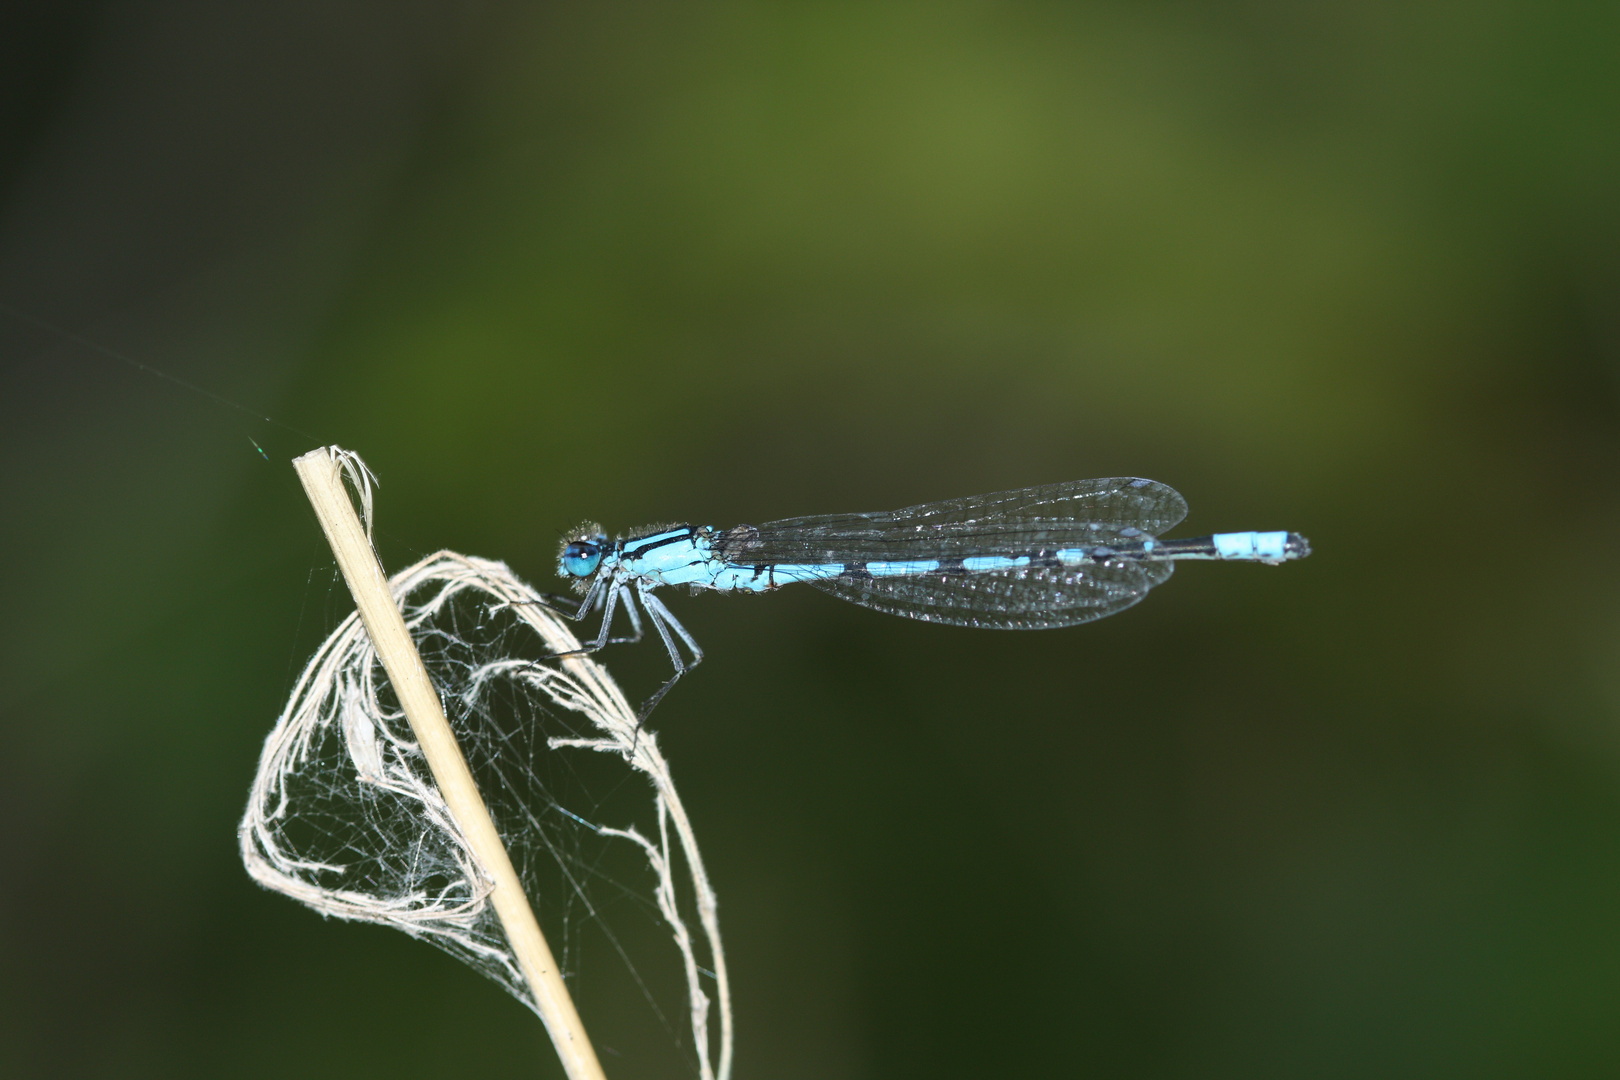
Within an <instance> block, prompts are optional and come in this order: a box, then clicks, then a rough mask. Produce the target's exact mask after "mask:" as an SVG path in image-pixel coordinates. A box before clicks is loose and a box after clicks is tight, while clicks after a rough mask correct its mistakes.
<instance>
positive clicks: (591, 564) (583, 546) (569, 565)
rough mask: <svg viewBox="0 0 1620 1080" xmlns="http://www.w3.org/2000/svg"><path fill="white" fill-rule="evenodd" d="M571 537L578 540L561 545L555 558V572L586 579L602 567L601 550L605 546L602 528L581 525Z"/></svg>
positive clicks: (605, 539) (605, 540)
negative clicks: (560, 549)
mask: <svg viewBox="0 0 1620 1080" xmlns="http://www.w3.org/2000/svg"><path fill="white" fill-rule="evenodd" d="M572 535H574V536H576V537H578V539H576V540H569V541H566V542H565V543H564V544H563V547H562V551H561V552H559V553H558V556H557V572H558V573H560V574H562V575H563V576H564V577H572V578H579V579H584V578H588V577H590V576H591V575H592V574H594V573H596V568H597V567H598V566H600V565H602V549H603V548H604V547H606V546H607V537H606V536H605V535H603V533H602V527H601V526H600V525H594V524H586V525H581V526H580V527H579V528H577V529H575V530H574V531H573V534H572Z"/></svg>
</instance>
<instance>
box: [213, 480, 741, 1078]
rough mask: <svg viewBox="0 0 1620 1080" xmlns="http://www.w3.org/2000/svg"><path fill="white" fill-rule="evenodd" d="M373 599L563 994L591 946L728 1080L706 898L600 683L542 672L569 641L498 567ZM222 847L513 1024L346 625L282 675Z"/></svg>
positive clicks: (676, 828)
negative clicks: (482, 979)
mask: <svg viewBox="0 0 1620 1080" xmlns="http://www.w3.org/2000/svg"><path fill="white" fill-rule="evenodd" d="M357 473H358V475H357ZM350 479H351V481H352V482H353V483H354V486H355V488H356V490H357V491H358V492H360V494H361V500H362V503H363V504H369V498H368V497H367V496H369V491H370V485H369V483H368V479H369V478H368V477H366V476H365V475H364V474H363V473H362V472H361V471H360V470H355V471H353V472H351V473H350ZM365 509H366V510H367V511H368V512H367V513H366V514H365V518H366V520H367V522H368V525H369V519H370V513H369V509H370V507H369V505H366V506H365ZM390 586H391V588H392V591H393V594H394V597H395V599H396V600H397V601H398V602H399V603H400V605H401V609H402V610H403V611H404V613H405V618H406V623H407V625H408V626H409V627H410V630H411V634H412V637H413V638H414V639H415V640H416V642H417V646H418V648H419V649H420V650H421V653H422V657H423V661H424V663H425V664H426V665H427V668H428V672H429V674H430V675H431V676H432V678H433V681H434V685H435V686H436V687H437V688H438V690H439V694H440V697H441V700H442V701H443V703H444V706H445V713H446V715H447V716H448V717H449V719H450V722H451V725H452V727H453V728H454V730H455V732H456V736H457V740H458V742H460V744H461V747H462V752H463V754H464V755H465V756H466V757H467V761H468V765H469V766H470V767H471V768H472V769H473V772H474V775H475V776H476V777H477V779H478V783H479V787H480V790H481V792H482V793H483V795H484V798H485V800H486V802H487V803H488V804H489V809H490V813H491V816H492V817H493V819H494V821H495V824H496V827H497V829H498V830H499V831H500V833H501V837H502V840H503V842H504V843H505V844H506V847H507V850H508V853H509V854H510V856H511V858H512V861H513V863H514V865H515V866H516V867H517V869H518V872H519V874H520V876H521V877H522V879H523V881H524V886H525V891H526V892H528V894H529V897H530V901H531V903H532V904H533V905H534V906H535V909H536V912H537V914H538V915H539V916H540V918H541V922H542V925H544V926H545V927H546V931H547V934H548V936H551V937H553V942H554V944H553V947H554V949H555V948H556V942H557V940H558V939H559V938H560V940H561V943H562V950H561V955H560V956H559V961H560V963H561V965H562V969H563V971H564V974H565V975H566V976H568V977H569V979H570V985H575V986H577V985H578V983H577V981H576V977H577V976H580V975H582V974H586V973H587V972H586V969H587V968H590V969H592V971H599V970H600V968H599V967H598V966H597V965H596V963H595V958H596V955H597V953H596V949H597V946H596V944H595V943H596V942H599V941H601V942H605V943H606V945H605V950H606V952H608V953H609V954H613V955H615V956H616V958H617V965H616V966H617V967H619V969H620V970H621V971H623V972H627V973H628V975H629V978H630V979H631V980H632V982H633V984H634V986H635V987H636V989H637V992H639V993H640V994H641V995H642V996H643V997H644V999H645V1001H646V1003H647V1005H648V1006H649V1015H650V1017H651V1018H652V1019H653V1020H655V1021H656V1022H657V1023H659V1024H661V1025H662V1026H663V1027H664V1028H665V1029H666V1030H667V1031H668V1033H669V1036H670V1037H671V1038H672V1039H673V1040H674V1041H675V1042H676V1044H677V1045H678V1046H679V1047H680V1049H681V1052H682V1054H683V1056H684V1059H685V1061H686V1063H687V1066H688V1067H689V1068H690V1069H691V1071H692V1073H693V1074H694V1075H696V1076H699V1077H700V1078H701V1080H714V1078H716V1077H718V1078H719V1080H728V1078H729V1076H730V1073H731V1058H732V1053H731V1042H732V1024H731V1000H730V988H729V987H730V984H729V979H728V977H727V973H726V965H725V956H724V951H723V949H722V946H721V941H720V927H719V921H718V916H717V911H716V900H715V894H714V890H713V889H712V888H711V887H710V884H709V879H708V875H707V873H706V871H705V869H704V866H703V860H702V858H701V856H700V854H699V852H698V846H697V839H696V836H695V834H694V833H693V830H692V826H691V822H690V819H689V818H688V817H687V814H686V811H685V808H684V806H683V805H682V803H681V799H680V796H679V794H678V793H677V792H676V789H675V784H674V781H673V779H672V778H671V776H670V770H669V766H668V763H667V762H666V761H665V759H664V757H663V755H662V753H661V752H660V751H659V748H658V741H657V737H656V735H655V734H654V733H652V732H650V731H647V730H645V729H638V726H637V723H636V716H635V712H634V710H633V709H631V708H630V706H629V704H628V703H627V702H626V701H625V698H624V695H623V694H622V693H621V692H620V691H619V689H618V687H617V685H615V684H614V682H613V680H612V678H611V677H610V676H609V675H608V673H607V671H606V669H604V668H603V667H601V665H599V664H597V663H595V662H594V661H592V660H591V659H589V658H588V657H583V656H573V657H566V658H564V659H560V660H559V659H556V658H554V657H553V654H555V653H566V652H570V651H572V650H576V649H578V648H579V642H578V641H577V639H576V638H575V637H574V635H573V633H572V632H571V630H570V629H569V628H568V626H567V625H566V624H565V623H564V622H563V621H562V620H561V619H560V618H559V617H558V616H557V615H556V614H555V613H553V612H552V611H551V610H550V609H548V608H546V607H545V606H544V605H543V604H542V603H540V597H539V595H538V594H537V593H536V592H535V591H534V590H533V589H531V588H530V587H529V586H528V585H527V584H525V583H524V582H522V581H521V580H519V579H518V578H517V577H516V576H515V575H514V574H513V573H512V572H511V571H510V570H509V569H508V568H507V567H506V566H505V565H504V564H502V563H499V562H492V561H488V560H484V559H477V558H473V557H470V556H465V555H459V554H456V553H454V552H448V551H444V552H439V553H437V554H434V555H430V556H428V557H427V558H425V559H423V560H422V561H421V562H418V563H417V564H416V565H414V566H411V567H409V568H407V569H406V570H403V571H401V572H400V573H399V574H397V575H395V577H394V578H393V579H392V580H391V581H390ZM638 778H639V781H640V782H639V783H630V781H635V780H637V779H638ZM649 786H650V788H651V791H650V792H648V790H647V789H648V787H649ZM648 794H650V796H651V798H650V799H649V798H648V797H647V796H648ZM238 836H239V840H240V843H241V850H242V860H243V863H244V864H245V866H246V867H247V870H248V873H249V874H250V875H252V877H253V878H254V880H256V881H258V882H259V883H260V884H261V885H263V886H265V887H266V888H269V889H274V890H276V891H278V892H282V893H286V894H287V895H289V896H291V897H293V898H294V899H296V900H298V901H300V902H302V903H304V904H306V905H308V906H309V907H311V908H314V909H315V910H316V911H318V912H320V913H321V914H322V915H327V916H332V917H336V918H340V919H352V920H357V921H364V922H376V923H382V924H384V925H388V926H393V927H395V928H397V929H400V930H403V931H405V932H406V933H407V934H410V935H411V936H413V937H417V938H421V939H423V940H426V941H429V942H431V943H432V944H434V945H436V946H438V947H439V948H441V949H443V950H445V951H446V952H448V953H450V954H451V955H453V956H456V957H458V958H460V959H461V960H463V961H464V962H466V963H467V964H469V965H471V966H472V967H473V968H474V969H476V970H478V971H480V972H482V973H483V974H485V975H487V976H488V977H489V978H491V979H494V980H495V981H496V982H497V983H499V984H501V985H502V986H503V987H505V988H506V989H507V990H508V991H509V992H510V993H512V994H513V995H514V996H516V997H517V998H518V999H519V1000H521V1001H523V1002H524V1003H525V1004H527V1005H529V1007H530V1008H531V1009H532V1008H534V1002H533V999H532V997H531V996H530V992H529V988H528V986H527V984H526V983H525V981H524V979H523V976H522V974H521V972H520V971H519V969H518V965H517V961H516V958H515V957H514V956H513V954H512V952H511V950H510V948H509V947H508V946H507V943H506V938H505V935H504V934H503V932H502V930H501V926H500V923H499V921H498V919H497V918H496V917H495V914H494V911H493V909H492V907H491V905H490V904H489V902H488V897H489V893H490V888H491V886H490V882H489V879H488V877H487V875H486V874H485V873H484V872H483V871H482V869H481V868H480V867H479V866H478V865H477V860H476V859H475V858H474V857H473V855H472V852H471V850H470V849H469V847H468V845H467V843H466V840H465V838H464V837H463V836H462V835H461V833H460V832H459V830H458V829H457V827H456V825H455V822H454V820H453V819H452V818H451V815H450V814H449V812H448V810H447V808H446V807H445V805H444V802H443V800H442V798H441V797H440V796H439V793H438V791H437V789H436V788H435V787H434V784H433V782H432V778H431V776H430V775H429V773H428V769H427V767H426V764H425V763H424V762H423V760H422V758H421V755H420V752H419V751H418V749H417V747H416V745H415V742H414V740H413V739H412V737H411V733H410V728H409V725H408V724H407V723H406V721H405V718H404V716H403V715H402V713H401V712H400V710H399V708H398V705H397V703H396V702H395V701H394V700H393V696H392V692H391V690H390V689H389V687H388V685H387V679H386V676H385V675H384V673H383V671H382V668H381V665H380V664H379V662H378V660H377V657H376V653H375V651H374V650H373V649H372V647H371V642H370V639H369V638H368V637H367V635H366V633H365V629H364V627H363V626H361V624H360V621H359V617H358V615H351V616H350V617H349V618H348V619H346V620H344V622H343V623H342V624H341V625H340V626H339V627H338V628H337V629H336V630H335V631H334V632H333V633H332V635H331V636H330V637H329V638H328V639H327V640H326V642H325V643H324V644H323V645H322V646H321V648H320V649H319V650H318V651H317V652H316V653H315V655H314V656H313V657H312V658H311V660H310V661H309V664H308V665H307V666H306V667H305V669H304V671H303V673H302V674H301V675H300V676H299V679H298V682H297V684H296V685H295V687H294V689H293V693H292V696H291V698H290V700H289V701H288V704H287V708H286V711H285V712H284V713H283V714H282V716H281V717H280V718H279V719H278V720H277V722H276V725H275V728H274V729H273V730H272V731H271V733H270V735H269V737H268V738H267V739H266V740H265V745H264V750H263V753H262V754H261V756H260V761H259V770H258V774H257V775H256V776H255V778H254V782H253V788H252V791H251V793H250V795H249V799H248V806H247V812H246V814H245V815H244V817H243V819H242V823H241V826H240V828H239V830H238ZM638 868H639V869H638ZM649 881H650V889H649V887H648V882H649ZM649 925H655V926H657V927H661V928H662V933H660V934H657V935H655V937H656V939H661V940H663V941H665V942H672V943H673V944H674V946H675V950H674V951H675V954H676V956H677V959H678V963H677V964H672V965H669V964H665V965H663V966H665V967H669V968H671V969H672V972H678V974H671V975H670V977H665V978H662V979H661V978H659V977H658V974H659V973H658V971H657V969H659V968H660V965H661V963H662V961H663V959H664V958H663V957H651V958H647V957H645V955H644V952H642V951H638V950H644V949H645V947H646V943H647V941H648V940H650V939H649V937H648V935H647V933H646V932H645V931H646V929H647V927H648V926H649ZM587 929H589V930H590V935H589V937H590V939H591V942H592V944H591V945H590V946H589V947H588V948H587V946H586V944H585V940H586V937H587V934H586V933H585V931H586V930H587ZM662 948H664V949H667V944H666V945H665V946H663V947H662ZM587 954H589V955H588V956H587ZM588 960H589V962H587V961H588ZM676 983H679V984H680V985H679V987H678V989H677V987H676V986H675V985H674V984H676ZM711 991H712V993H713V998H712V999H711ZM676 996H683V997H684V1002H683V1003H682V1004H683V1005H684V1011H685V1012H686V1013H687V1017H688V1019H687V1023H686V1025H684V1026H685V1027H686V1028H687V1029H689V1030H688V1032H687V1034H685V1035H683V1034H682V1032H681V1030H680V1028H681V1027H682V1026H683V1025H680V1024H679V1022H678V1020H677V1019H676V1018H677V1017H678V1016H679V1013H680V1011H682V1007H681V1006H680V1005H673V1003H672V999H673V998H674V997H676ZM662 1002H671V1003H672V1007H666V1005H665V1004H662ZM716 1012H717V1013H718V1020H719V1030H718V1032H715V1031H713V1030H712V1029H711V1014H713V1013H716ZM586 1022H587V1027H588V1028H589V1027H591V1026H592V1025H591V1018H590V1015H589V1014H587V1015H586ZM688 1040H689V1041H688Z"/></svg>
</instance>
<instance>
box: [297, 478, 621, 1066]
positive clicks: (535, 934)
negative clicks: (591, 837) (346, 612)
mask: <svg viewBox="0 0 1620 1080" xmlns="http://www.w3.org/2000/svg"><path fill="white" fill-rule="evenodd" d="M343 453H344V452H343V451H341V450H339V449H338V448H337V447H335V446H329V447H322V448H321V449H319V450H312V451H310V452H309V453H307V454H305V455H304V456H303V457H301V458H298V459H296V460H295V461H294V462H293V468H295V469H297V470H298V479H299V480H300V481H302V482H303V485H304V492H305V494H307V495H308V496H309V501H310V504H311V505H312V506H314V508H315V516H316V517H317V518H319V519H320V522H321V529H322V530H323V531H324V532H325V533H326V539H327V542H328V543H330V544H331V545H332V554H333V555H335V556H336V557H337V564H338V567H339V568H340V569H341V570H342V571H343V579H344V580H345V581H346V582H348V584H349V592H351V593H352V594H354V603H355V607H357V608H358V609H359V611H360V618H361V621H363V622H364V623H365V625H366V633H368V634H369V635H370V636H371V643H372V645H373V646H374V647H375V648H376V650H377V656H378V658H379V659H381V660H382V664H383V669H384V670H385V671H387V672H388V679H389V681H390V682H391V683H392V684H393V687H394V693H395V694H396V695H397V696H398V697H399V703H400V706H401V708H403V709H404V711H405V717H406V719H407V720H408V721H409V722H410V725H411V731H412V732H413V733H414V734H415V736H416V740H417V743H418V744H419V745H420V746H421V748H422V756H423V757H424V758H425V759H426V760H427V764H428V768H429V769H430V770H432V772H433V780H434V782H435V783H436V784H437V785H438V787H439V791H440V793H441V794H442V795H443V796H444V801H445V803H446V805H447V806H448V807H449V809H450V813H451V814H452V815H454V817H455V820H456V824H457V826H459V827H460V829H461V831H462V833H463V835H465V837H466V839H467V844H468V846H469V847H470V848H471V849H472V851H473V853H474V855H475V856H476V857H477V859H478V861H479V863H480V864H481V865H482V867H483V869H484V871H485V873H487V874H488V875H489V877H490V879H491V880H492V881H493V882H494V889H493V891H492V892H491V893H490V900H491V902H492V903H493V905H494V907H495V914H496V916H497V917H499V919H500V920H501V927H502V928H503V929H504V930H505V931H506V937H507V941H508V942H509V943H510V944H511V946H512V951H513V953H515V954H516V956H517V960H518V965H519V966H520V967H521V968H522V971H523V976H524V978H525V979H527V980H528V983H529V989H530V990H531V992H533V994H534V1000H535V1002H536V1004H537V1005H538V1006H539V1012H540V1018H541V1019H542V1020H544V1021H545V1025H546V1030H547V1031H548V1032H549V1033H550V1035H551V1041H552V1043H553V1044H554V1045H555V1046H556V1048H557V1056H558V1057H560V1058H561V1059H562V1064H563V1069H564V1070H565V1071H566V1072H567V1074H568V1076H569V1078H570V1080H606V1077H605V1075H604V1074H603V1072H602V1065H601V1062H599V1061H598V1060H597V1058H596V1051H595V1050H594V1049H593V1048H592V1047H591V1043H590V1040H589V1039H588V1038H586V1036H585V1027H584V1025H583V1024H581V1023H580V1019H579V1012H578V1011H577V1010H576V1009H575V1008H574V1002H573V999H572V998H570V997H569V996H568V989H567V987H566V986H565V985H564V984H563V980H562V973H561V972H560V971H559V970H558V968H557V962H556V960H555V959H553V957H552V955H551V947H550V946H549V945H547V944H546V939H545V936H544V935H543V934H541V932H540V924H539V923H538V922H537V921H536V920H535V917H534V911H533V910H532V909H531V908H530V907H529V900H528V897H527V896H526V895H525V894H524V892H523V885H522V882H520V881H519V880H518V875H517V871H516V870H515V869H514V868H513V866H512V860H511V859H510V858H508V857H507V854H506V848H505V846H504V845H503V844H502V843H501V838H500V835H499V834H498V833H497V832H496V831H495V823H494V822H493V821H491V820H490V816H489V810H488V808H487V807H486V806H485V805H484V800H483V798H482V797H481V796H480V795H479V794H478V785H477V784H476V783H475V782H474V781H473V776H472V772H471V771H470V770H469V769H468V768H467V760H466V758H464V757H463V756H462V753H461V747H460V746H459V745H457V743H456V739H455V736H454V735H453V734H452V733H451V731H450V724H449V721H447V720H446V719H445V716H444V707H443V706H442V705H441V704H440V702H439V694H438V691H436V690H435V689H434V688H433V683H432V681H431V680H430V679H429V678H428V673H427V669H426V668H425V667H423V666H422V658H421V656H420V655H419V654H418V653H417V651H416V643H415V642H413V641H412V640H411V635H410V632H409V631H408V630H407V629H406V628H405V617H404V616H403V615H402V614H401V613H400V610H399V606H398V605H397V604H395V603H394V598H393V596H392V594H390V592H389V590H388V577H387V575H386V574H384V573H383V568H382V563H381V562H379V561H378V559H377V553H376V552H375V551H374V550H373V549H372V547H371V542H370V540H369V539H368V538H367V536H366V531H365V529H364V528H363V527H362V526H361V524H360V518H359V516H358V515H357V514H356V513H355V511H354V505H353V504H352V503H351V502H350V501H349V495H348V492H347V491H346V490H344V486H343V465H342V456H343Z"/></svg>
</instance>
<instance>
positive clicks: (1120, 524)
mask: <svg viewBox="0 0 1620 1080" xmlns="http://www.w3.org/2000/svg"><path fill="white" fill-rule="evenodd" d="M1186 516H1187V502H1186V500H1185V499H1183V498H1182V497H1181V495H1180V494H1179V493H1178V492H1177V491H1176V490H1175V489H1174V488H1172V487H1169V486H1167V485H1165V484H1160V483H1158V482H1156V481H1153V480H1142V479H1139V478H1135V477H1128V476H1125V477H1107V478H1104V479H1101V480H1076V481H1074V482H1072V483H1067V484H1045V485H1043V486H1041V487H1032V488H1022V489H1020V490H1018V491H999V492H996V493H994V494H991V495H973V496H969V497H967V498H963V499H947V500H945V501H944V502H935V503H923V504H922V505H921V506H908V507H906V508H905V509H903V510H892V511H888V512H886V513H876V514H824V515H820V516H816V517H797V518H787V519H786V520H783V521H772V522H767V523H766V524H764V525H758V526H754V525H739V526H737V527H736V528H735V529H730V530H727V531H726V532H723V533H720V534H718V535H717V536H716V537H715V538H714V541H713V545H714V548H713V550H714V552H715V554H716V555H718V556H719V557H720V558H722V559H724V560H725V561H726V562H729V563H735V564H740V565H744V566H760V565H765V564H779V563H835V562H846V563H850V562H853V563H859V562H867V561H870V560H879V559H890V558H943V559H952V558H963V557H969V556H974V555H1011V554H1019V553H1023V552H1029V551H1037V550H1040V549H1042V548H1060V547H1066V546H1077V545H1080V544H1085V543H1093V544H1103V543H1108V542H1109V541H1110V540H1114V539H1129V538H1131V537H1133V536H1140V535H1142V534H1146V535H1148V536H1158V535H1159V534H1160V533H1162V532H1164V531H1165V530H1166V529H1169V528H1171V527H1172V526H1174V525H1175V524H1176V523H1177V522H1179V521H1180V520H1181V519H1182V518H1184V517H1186ZM1130 530H1135V532H1131V531H1130Z"/></svg>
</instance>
